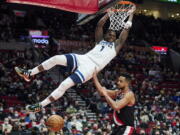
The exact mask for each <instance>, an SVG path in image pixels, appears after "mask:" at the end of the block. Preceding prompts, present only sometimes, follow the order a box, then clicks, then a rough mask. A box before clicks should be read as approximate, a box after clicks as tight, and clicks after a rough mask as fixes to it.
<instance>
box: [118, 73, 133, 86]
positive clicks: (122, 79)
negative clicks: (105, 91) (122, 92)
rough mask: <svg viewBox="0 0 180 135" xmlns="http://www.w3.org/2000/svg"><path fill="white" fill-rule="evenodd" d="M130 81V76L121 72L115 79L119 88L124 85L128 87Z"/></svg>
mask: <svg viewBox="0 0 180 135" xmlns="http://www.w3.org/2000/svg"><path fill="white" fill-rule="evenodd" d="M130 83H131V76H130V75H129V74H127V73H122V74H120V76H119V77H118V79H117V86H118V88H119V89H124V88H125V87H129V84H130Z"/></svg>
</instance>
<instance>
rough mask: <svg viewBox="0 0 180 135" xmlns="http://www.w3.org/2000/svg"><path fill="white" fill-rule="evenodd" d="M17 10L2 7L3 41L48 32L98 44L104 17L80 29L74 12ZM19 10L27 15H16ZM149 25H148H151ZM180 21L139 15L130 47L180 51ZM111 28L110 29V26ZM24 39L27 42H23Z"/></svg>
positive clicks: (10, 7) (130, 37)
mask: <svg viewBox="0 0 180 135" xmlns="http://www.w3.org/2000/svg"><path fill="white" fill-rule="evenodd" d="M32 8H33V10H31V11H30V10H28V8H22V7H21V8H20V7H19V9H18V8H17V7H13V6H12V5H8V4H2V5H0V11H1V12H0V18H1V20H0V30H1V31H2V32H1V35H0V40H3V41H9V40H11V39H16V40H23V39H24V38H25V37H26V36H28V32H29V31H28V30H34V29H38V30H48V32H49V34H50V36H52V37H54V38H57V39H62V40H64V39H65V40H81V41H82V40H84V41H94V30H95V27H96V24H97V21H98V19H99V18H100V17H98V18H96V19H94V20H93V21H90V22H89V23H87V24H86V25H84V26H81V25H77V24H76V19H77V18H78V15H77V14H75V13H71V12H64V11H58V10H54V9H48V8H36V7H32ZM16 10H18V11H20V12H21V11H22V12H23V13H21V14H23V15H21V14H16V12H15V11H16ZM147 22H148V23H147ZM179 24H180V21H179V20H174V19H169V20H163V19H160V18H157V19H155V18H154V17H153V16H144V15H140V14H137V15H135V17H134V21H133V28H132V30H131V33H130V35H129V40H128V42H130V44H133V45H134V44H137V45H147V44H145V43H144V42H143V41H146V42H147V43H149V44H152V45H160V46H167V47H171V48H173V49H175V50H177V51H179V50H180V37H179V35H180V33H179V31H180V25H179ZM106 27H108V25H106ZM23 37H24V38H23Z"/></svg>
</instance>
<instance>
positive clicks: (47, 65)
mask: <svg viewBox="0 0 180 135" xmlns="http://www.w3.org/2000/svg"><path fill="white" fill-rule="evenodd" d="M55 65H62V66H69V67H68V68H69V69H70V71H73V69H75V68H76V67H77V61H76V57H75V55H74V54H66V55H56V56H53V57H51V58H49V59H48V60H46V61H44V62H43V63H42V64H40V65H39V66H37V67H35V68H33V69H30V70H25V69H22V68H19V67H15V71H16V72H17V73H18V75H19V76H21V77H23V78H24V79H25V80H26V81H30V76H33V75H36V74H38V73H40V72H42V71H44V70H49V69H51V68H52V67H54V66H55Z"/></svg>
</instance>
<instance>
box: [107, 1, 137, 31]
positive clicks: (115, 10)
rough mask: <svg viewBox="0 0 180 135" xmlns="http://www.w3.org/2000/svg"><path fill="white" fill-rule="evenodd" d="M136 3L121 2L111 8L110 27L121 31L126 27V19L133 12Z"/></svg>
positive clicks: (109, 12) (109, 13)
mask: <svg viewBox="0 0 180 135" xmlns="http://www.w3.org/2000/svg"><path fill="white" fill-rule="evenodd" d="M134 7H135V5H134V4H133V3H131V2H125V1H123V2H120V3H118V4H116V5H115V6H114V7H112V8H110V9H109V11H108V15H109V18H110V26H109V29H112V30H115V31H119V30H121V29H123V28H124V27H125V24H126V22H125V21H126V19H127V17H128V16H129V15H130V14H131V11H132V10H133V9H134Z"/></svg>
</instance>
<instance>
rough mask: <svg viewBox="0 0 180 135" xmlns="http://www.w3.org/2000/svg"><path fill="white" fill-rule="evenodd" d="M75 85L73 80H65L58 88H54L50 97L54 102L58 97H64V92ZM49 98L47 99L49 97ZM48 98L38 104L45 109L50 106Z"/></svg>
mask: <svg viewBox="0 0 180 135" xmlns="http://www.w3.org/2000/svg"><path fill="white" fill-rule="evenodd" d="M74 85H75V83H74V82H73V80H72V79H71V78H70V77H68V78H67V79H65V80H64V81H63V82H62V83H61V84H60V85H59V87H58V88H56V89H55V90H54V91H53V92H52V93H51V94H50V96H52V97H53V98H54V99H55V100H57V99H59V98H60V97H62V96H63V95H64V93H65V92H66V90H67V89H69V88H71V87H72V86H74ZM50 96H49V97H50ZM49 97H47V98H46V99H45V100H43V101H42V102H41V103H40V104H41V105H42V106H43V107H45V106H46V105H48V104H50V103H51V101H50V99H49Z"/></svg>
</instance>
